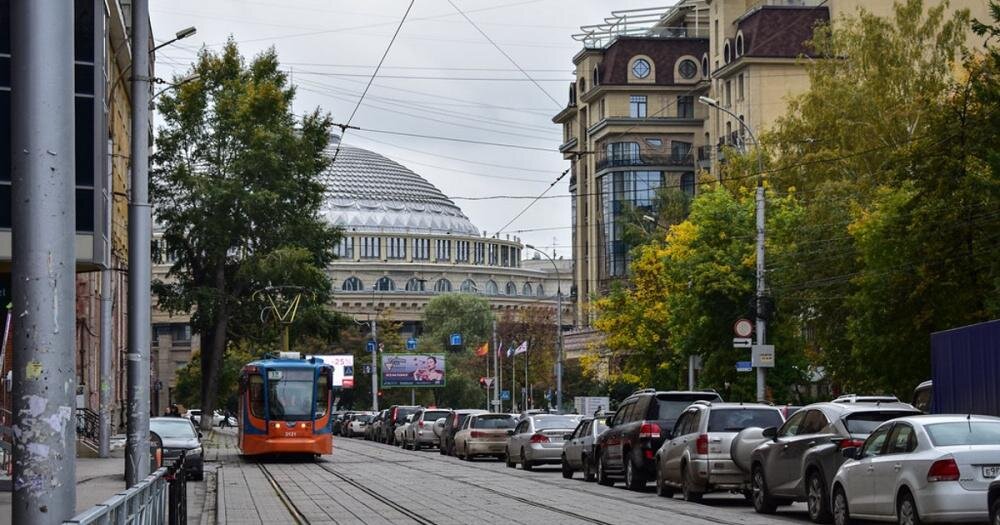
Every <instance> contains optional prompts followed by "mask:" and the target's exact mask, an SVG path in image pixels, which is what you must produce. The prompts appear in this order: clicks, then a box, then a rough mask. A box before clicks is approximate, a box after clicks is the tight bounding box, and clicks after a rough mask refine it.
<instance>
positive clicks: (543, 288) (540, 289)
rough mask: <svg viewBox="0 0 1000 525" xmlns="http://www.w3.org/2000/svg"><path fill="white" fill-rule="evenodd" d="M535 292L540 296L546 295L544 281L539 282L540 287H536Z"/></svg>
mask: <svg viewBox="0 0 1000 525" xmlns="http://www.w3.org/2000/svg"><path fill="white" fill-rule="evenodd" d="M535 294H536V295H538V297H544V296H545V287H544V286H542V283H538V288H536V289H535Z"/></svg>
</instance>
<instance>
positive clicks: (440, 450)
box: [438, 446, 447, 456]
mask: <svg viewBox="0 0 1000 525" xmlns="http://www.w3.org/2000/svg"><path fill="white" fill-rule="evenodd" d="M438 454H441V455H442V456H445V455H447V454H445V453H444V446H439V447H438Z"/></svg>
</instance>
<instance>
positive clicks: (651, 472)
mask: <svg viewBox="0 0 1000 525" xmlns="http://www.w3.org/2000/svg"><path fill="white" fill-rule="evenodd" d="M695 401H712V402H720V401H722V398H721V397H720V396H719V394H717V393H715V392H691V391H657V390H654V389H651V388H650V389H645V390H639V391H637V392H635V393H633V394H632V395H631V396H629V397H628V398H627V399H626V400H625V401H622V403H621V405H619V407H618V410H617V411H616V412H615V415H614V416H613V417H611V418H610V419H608V421H607V426H608V430H607V431H605V432H604V433H602V434H601V435H600V436H599V437H598V438H597V447H596V448H597V482H598V483H600V484H602V485H613V484H614V480H613V479H612V477H613V476H621V477H624V478H625V486H626V487H627V488H629V489H630V490H641V489H643V488H644V487H645V486H646V483H647V482H648V481H649V480H651V479H653V478H654V477H655V476H656V461H655V459H654V455H655V454H656V451H657V450H659V448H660V445H662V444H663V442H664V441H665V440H666V439H667V437H668V434H669V432H670V429H672V428H673V427H674V423H675V422H676V421H677V418H678V417H680V415H681V413H682V412H684V409H686V408H687V407H689V406H691V403H694V402H695Z"/></svg>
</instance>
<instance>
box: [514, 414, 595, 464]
mask: <svg viewBox="0 0 1000 525" xmlns="http://www.w3.org/2000/svg"><path fill="white" fill-rule="evenodd" d="M580 418H581V416H575V415H554V414H552V415H550V414H544V415H535V416H527V417H525V418H524V419H522V420H520V421H519V422H518V423H517V426H516V427H514V429H513V430H508V431H507V435H508V436H509V439H508V440H507V447H506V448H505V451H504V452H505V453H506V455H507V466H508V467H510V468H514V467H515V466H517V464H518V463H520V464H521V468H523V469H524V470H531V469H532V468H534V467H535V466H536V465H541V464H543V463H559V462H561V461H562V449H563V436H565V435H566V434H568V433H570V432H572V431H573V429H574V428H576V426H577V425H578V424H579V423H580Z"/></svg>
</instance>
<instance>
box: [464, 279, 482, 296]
mask: <svg viewBox="0 0 1000 525" xmlns="http://www.w3.org/2000/svg"><path fill="white" fill-rule="evenodd" d="M462 291H463V292H465V293H476V292H478V291H479V289H478V288H476V282H475V281H473V280H472V279H466V280H464V281H462Z"/></svg>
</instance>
